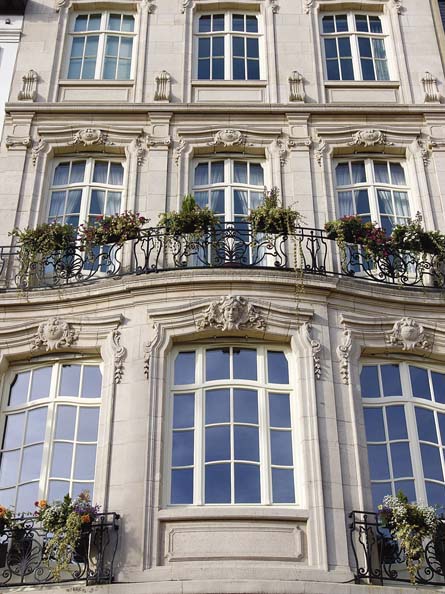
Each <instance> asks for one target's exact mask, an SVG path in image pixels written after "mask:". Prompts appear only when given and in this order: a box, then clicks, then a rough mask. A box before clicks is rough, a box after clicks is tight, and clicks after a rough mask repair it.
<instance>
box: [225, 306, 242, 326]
mask: <svg viewBox="0 0 445 594" xmlns="http://www.w3.org/2000/svg"><path fill="white" fill-rule="evenodd" d="M240 315H241V305H240V304H239V303H238V301H237V300H236V299H230V301H228V302H227V304H226V306H225V307H224V309H223V317H224V320H225V321H226V322H227V325H228V326H230V327H233V326H234V325H235V324H236V322H237V321H238V320H239V318H240Z"/></svg>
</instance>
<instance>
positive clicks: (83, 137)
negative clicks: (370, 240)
mask: <svg viewBox="0 0 445 594" xmlns="http://www.w3.org/2000/svg"><path fill="white" fill-rule="evenodd" d="M107 138H108V135H107V134H106V133H105V132H103V131H102V130H98V129H97V128H82V129H81V130H79V131H78V132H76V133H75V134H74V138H73V140H72V141H71V142H69V143H68V144H71V145H76V144H83V145H84V146H92V145H94V144H109V142H108V140H107Z"/></svg>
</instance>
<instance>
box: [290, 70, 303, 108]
mask: <svg viewBox="0 0 445 594" xmlns="http://www.w3.org/2000/svg"><path fill="white" fill-rule="evenodd" d="M288 82H289V101H299V102H303V103H304V102H305V101H306V93H305V90H304V78H303V76H302V75H301V74H300V73H299V72H298V71H297V70H293V71H292V73H291V75H290V76H289V78H288Z"/></svg>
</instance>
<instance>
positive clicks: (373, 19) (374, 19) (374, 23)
mask: <svg viewBox="0 0 445 594" xmlns="http://www.w3.org/2000/svg"><path fill="white" fill-rule="evenodd" d="M369 25H370V31H371V33H383V31H382V23H381V21H380V17H378V16H370V17H369Z"/></svg>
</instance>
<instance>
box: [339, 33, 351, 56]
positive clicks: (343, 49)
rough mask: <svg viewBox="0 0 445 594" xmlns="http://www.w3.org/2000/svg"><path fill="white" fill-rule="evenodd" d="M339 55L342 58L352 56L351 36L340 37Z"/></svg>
mask: <svg viewBox="0 0 445 594" xmlns="http://www.w3.org/2000/svg"><path fill="white" fill-rule="evenodd" d="M338 55H339V56H340V57H341V58H350V57H351V42H350V40H349V37H339V38H338Z"/></svg>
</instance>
